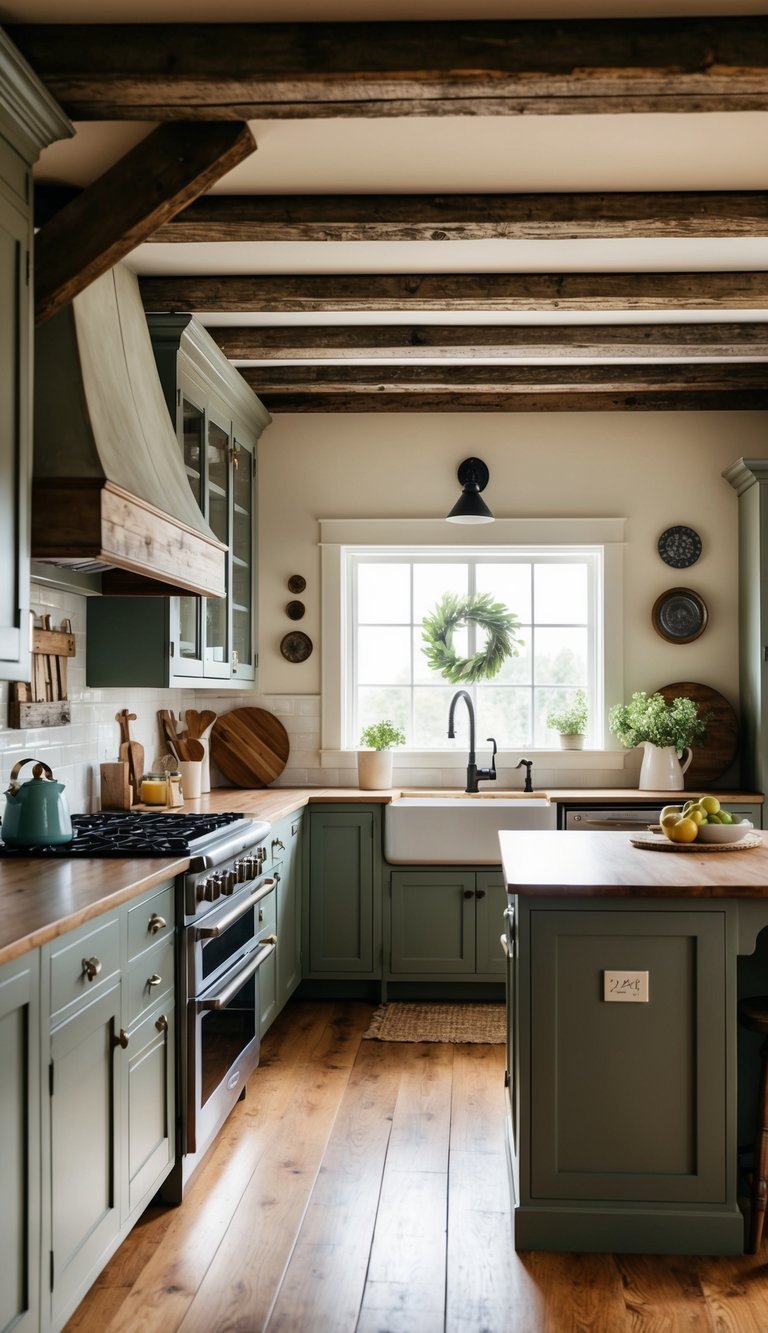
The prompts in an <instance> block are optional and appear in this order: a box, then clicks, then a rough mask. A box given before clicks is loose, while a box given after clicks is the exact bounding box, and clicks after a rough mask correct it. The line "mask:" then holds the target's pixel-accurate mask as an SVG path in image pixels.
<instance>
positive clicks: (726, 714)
mask: <svg viewBox="0 0 768 1333" xmlns="http://www.w3.org/2000/svg"><path fill="white" fill-rule="evenodd" d="M658 693H659V694H663V696H664V698H665V699H666V700H667V703H671V702H672V700H673V699H680V698H682V697H683V696H685V697H686V698H688V699H693V701H694V703H697V704H698V705H699V713H700V714H701V715H702V716H706V714H707V713H711V714H712V716H711V717H710V720H709V726H708V727H707V734H706V736H705V737H704V740H703V741H700V742H699V743H698V744H696V745H694V746H692V749H693V759H692V760H691V764H690V767H689V768H688V770H687V771H686V774H685V785H686V787H687V788H688V790H689V791H690V790H692V789H693V788H696V787H702V786H706V784H707V783H708V782H713V781H714V780H715V778H720V777H722V775H723V773H725V771H726V769H728V768H729V767H730V765H731V764H732V763H733V761H734V759H735V757H736V751H737V750H738V748H739V723H738V718H737V717H736V714H735V713H734V711H733V709H732V708H731V705H730V704H729V702H728V700H727V699H726V698H725V697H724V696H723V695H722V694H718V692H717V690H713V689H711V688H710V686H709V685H697V684H696V682H695V681H691V680H682V681H678V682H677V683H676V684H675V685H663V686H662V687H661V689H660V690H658Z"/></svg>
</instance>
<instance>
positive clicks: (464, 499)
mask: <svg viewBox="0 0 768 1333" xmlns="http://www.w3.org/2000/svg"><path fill="white" fill-rule="evenodd" d="M489 475H490V473H489V472H488V468H487V467H486V466H485V463H484V462H483V461H482V459H481V458H465V459H464V462H463V463H462V464H461V466H460V468H459V472H458V477H459V481H460V482H461V485H462V487H463V490H462V492H461V495H460V496H459V498H458V500H457V501H456V503H455V505H454V506H453V509H452V510H451V512H450V514H448V515H447V518H448V522H449V523H492V522H493V514H492V513H491V511H490V509H489V508H488V506H487V504H486V503H485V501H484V500H483V499H482V498H481V496H480V492H481V491H484V490H485V488H486V486H487V485H488V477H489Z"/></svg>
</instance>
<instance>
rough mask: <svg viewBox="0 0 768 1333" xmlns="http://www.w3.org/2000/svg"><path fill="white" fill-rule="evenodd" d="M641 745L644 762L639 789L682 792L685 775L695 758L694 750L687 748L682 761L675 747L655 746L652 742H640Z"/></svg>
mask: <svg viewBox="0 0 768 1333" xmlns="http://www.w3.org/2000/svg"><path fill="white" fill-rule="evenodd" d="M640 744H641V745H642V747H643V762H642V764H641V765H640V781H639V782H638V784H637V785H638V787H640V788H642V789H644V790H651V791H682V790H683V774H684V772H685V770H686V769H687V767H688V765H689V764H690V762H691V760H692V758H693V752H692V750H691V749H690V748H689V747H688V746H686V748H685V749H684V750H683V758H682V761H681V760H680V759H678V757H677V750H676V749H675V747H674V745H653V744H652V743H651V741H640Z"/></svg>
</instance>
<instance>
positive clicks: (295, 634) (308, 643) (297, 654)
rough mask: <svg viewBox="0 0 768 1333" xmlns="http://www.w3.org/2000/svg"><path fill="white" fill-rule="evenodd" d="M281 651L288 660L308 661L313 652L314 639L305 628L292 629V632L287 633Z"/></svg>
mask: <svg viewBox="0 0 768 1333" xmlns="http://www.w3.org/2000/svg"><path fill="white" fill-rule="evenodd" d="M280 652H281V653H282V654H283V657H284V658H285V660H286V662H306V660H307V658H308V657H309V654H310V653H311V652H312V640H311V639H310V637H309V635H308V634H305V633H304V632H303V630H300V629H294V630H291V632H290V634H286V636H285V638H284V639H283V640H282V642H281V644H280Z"/></svg>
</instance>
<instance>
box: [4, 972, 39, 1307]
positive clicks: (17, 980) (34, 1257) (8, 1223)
mask: <svg viewBox="0 0 768 1333" xmlns="http://www.w3.org/2000/svg"><path fill="white" fill-rule="evenodd" d="M38 963H39V958H38V954H37V953H30V954H26V955H25V956H24V957H23V958H19V959H15V960H14V961H13V962H10V963H6V964H5V966H4V967H2V968H0V1069H2V1077H0V1180H2V1207H1V1208H0V1253H1V1254H2V1264H0V1329H2V1330H4V1333H5V1330H10V1329H13V1330H14V1333H32V1330H35V1329H37V1328H38V1326H39V1322H38V1321H39V1262H40V1261H39V1254H40V1209H39V1191H40V1017H39V1015H40V1005H39V966H38Z"/></svg>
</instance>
